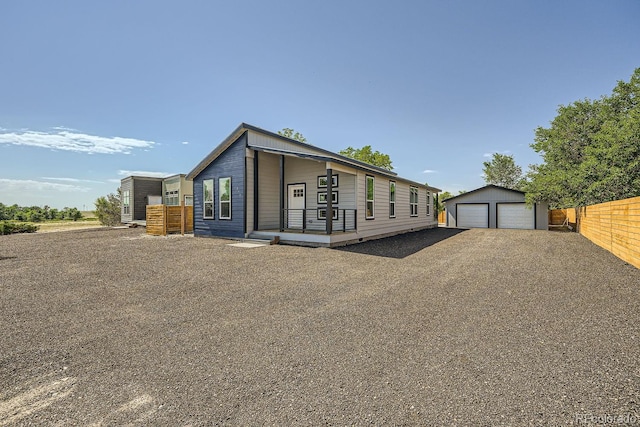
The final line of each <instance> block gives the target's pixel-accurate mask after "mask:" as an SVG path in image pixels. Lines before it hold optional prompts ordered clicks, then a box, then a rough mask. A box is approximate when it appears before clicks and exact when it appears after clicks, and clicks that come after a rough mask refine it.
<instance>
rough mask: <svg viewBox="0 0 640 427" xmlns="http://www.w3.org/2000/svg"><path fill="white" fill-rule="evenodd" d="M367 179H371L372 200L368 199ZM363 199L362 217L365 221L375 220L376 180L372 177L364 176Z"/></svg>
mask: <svg viewBox="0 0 640 427" xmlns="http://www.w3.org/2000/svg"><path fill="white" fill-rule="evenodd" d="M369 179H371V187H372V188H371V190H372V191H371V196H372V198H371V199H369ZM364 199H365V204H364V215H365V218H366V219H375V217H376V178H375V177H374V176H371V175H365V181H364ZM369 203H371V215H369V214H368V213H369V209H368V207H369V206H368V205H369Z"/></svg>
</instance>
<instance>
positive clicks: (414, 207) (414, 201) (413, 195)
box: [409, 185, 418, 217]
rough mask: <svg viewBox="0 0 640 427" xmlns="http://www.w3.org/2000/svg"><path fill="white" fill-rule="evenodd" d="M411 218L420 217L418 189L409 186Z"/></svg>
mask: <svg viewBox="0 0 640 427" xmlns="http://www.w3.org/2000/svg"><path fill="white" fill-rule="evenodd" d="M409 216H412V217H416V216H418V187H415V186H413V185H411V186H409Z"/></svg>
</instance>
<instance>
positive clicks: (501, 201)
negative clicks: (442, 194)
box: [442, 185, 548, 230]
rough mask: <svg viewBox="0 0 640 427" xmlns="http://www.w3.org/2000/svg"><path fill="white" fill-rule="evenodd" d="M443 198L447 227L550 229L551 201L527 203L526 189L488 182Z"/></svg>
mask: <svg viewBox="0 0 640 427" xmlns="http://www.w3.org/2000/svg"><path fill="white" fill-rule="evenodd" d="M442 202H443V203H444V204H445V212H446V218H447V227H460V228H515V229H524V230H526V229H529V230H536V229H537V230H547V229H548V217H547V211H548V205H547V204H546V203H535V204H534V205H533V206H527V204H526V203H525V200H524V192H522V191H518V190H511V189H509V188H504V187H499V186H497V185H487V186H485V187H482V188H478V189H476V190H473V191H469V192H468V193H463V194H460V195H458V196H455V197H451V198H450V199H446V200H443V201H442Z"/></svg>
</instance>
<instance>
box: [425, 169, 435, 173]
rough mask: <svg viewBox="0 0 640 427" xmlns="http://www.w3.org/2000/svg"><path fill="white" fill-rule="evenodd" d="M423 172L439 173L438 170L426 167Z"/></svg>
mask: <svg viewBox="0 0 640 427" xmlns="http://www.w3.org/2000/svg"><path fill="white" fill-rule="evenodd" d="M422 173H438V171H434V170H432V169H425V170H423V171H422Z"/></svg>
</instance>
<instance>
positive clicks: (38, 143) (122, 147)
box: [0, 126, 155, 154]
mask: <svg viewBox="0 0 640 427" xmlns="http://www.w3.org/2000/svg"><path fill="white" fill-rule="evenodd" d="M54 130H55V131H53V132H38V131H31V130H20V131H17V132H15V131H14V132H6V130H3V131H2V133H0V144H9V145H26V146H30V147H40V148H49V149H51V150H60V151H75V152H80V153H88V154H117V153H123V154H129V153H131V150H133V149H136V148H137V149H145V148H151V147H153V146H154V145H155V142H153V141H145V140H141V139H134V138H122V137H119V136H115V137H103V136H96V135H88V134H85V133H79V132H76V131H70V130H66V129H63V128H62V127H60V126H58V127H56V128H54Z"/></svg>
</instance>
